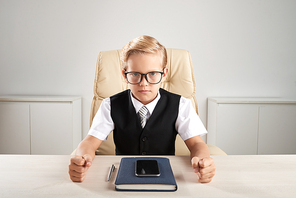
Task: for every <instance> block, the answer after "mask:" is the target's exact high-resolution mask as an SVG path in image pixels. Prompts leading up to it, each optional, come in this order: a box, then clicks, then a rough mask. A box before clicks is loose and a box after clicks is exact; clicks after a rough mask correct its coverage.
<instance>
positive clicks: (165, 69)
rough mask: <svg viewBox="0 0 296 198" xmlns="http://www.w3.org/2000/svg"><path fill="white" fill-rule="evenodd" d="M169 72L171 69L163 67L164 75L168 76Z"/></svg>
mask: <svg viewBox="0 0 296 198" xmlns="http://www.w3.org/2000/svg"><path fill="white" fill-rule="evenodd" d="M168 72H169V69H168V68H167V67H165V68H164V69H163V77H166V75H167V74H168Z"/></svg>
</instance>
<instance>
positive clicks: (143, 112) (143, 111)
mask: <svg viewBox="0 0 296 198" xmlns="http://www.w3.org/2000/svg"><path fill="white" fill-rule="evenodd" d="M147 113H148V109H147V107H145V106H143V107H141V109H140V110H139V113H138V114H139V116H140V121H141V126H142V128H144V126H145V124H146V115H147Z"/></svg>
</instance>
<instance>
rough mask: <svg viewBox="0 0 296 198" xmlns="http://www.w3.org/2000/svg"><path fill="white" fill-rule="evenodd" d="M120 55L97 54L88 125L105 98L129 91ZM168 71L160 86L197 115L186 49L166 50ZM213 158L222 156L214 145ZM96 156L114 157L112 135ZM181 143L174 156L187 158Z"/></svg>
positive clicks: (177, 140)
mask: <svg viewBox="0 0 296 198" xmlns="http://www.w3.org/2000/svg"><path fill="white" fill-rule="evenodd" d="M120 52H121V50H112V51H103V52H100V53H99V55H98V59H97V66H96V74H95V82H94V97H93V101H92V105H91V113H90V125H91V123H92V120H93V118H94V116H95V114H96V112H97V110H98V109H99V107H100V104H101V102H102V100H103V99H104V98H107V97H110V96H112V95H114V94H116V93H118V92H121V91H124V90H126V89H127V88H128V86H127V83H126V82H125V80H124V78H123V76H122V74H121V68H120ZM167 54H168V64H167V67H168V69H169V72H168V75H167V77H166V79H165V81H164V82H163V83H162V84H161V87H162V88H163V89H165V90H168V91H170V92H172V93H177V94H179V95H182V96H184V97H186V98H189V99H190V100H191V102H192V105H193V107H194V108H195V110H196V112H198V108H197V102H196V98H195V80H194V75H193V67H192V61H191V56H190V53H189V52H188V51H186V50H180V49H167ZM208 147H209V149H210V153H211V154H212V155H225V153H224V152H223V151H222V150H221V149H219V148H218V147H215V146H213V145H208ZM96 154H107V155H114V154H115V145H114V142H113V133H111V134H110V135H109V136H108V139H107V141H104V142H103V143H102V145H101V146H100V148H99V149H98V150H97V152H96ZM189 154H190V153H189V150H188V149H187V147H186V145H185V143H184V141H183V140H182V139H181V137H180V136H179V135H177V139H176V155H189Z"/></svg>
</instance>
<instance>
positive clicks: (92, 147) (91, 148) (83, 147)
mask: <svg viewBox="0 0 296 198" xmlns="http://www.w3.org/2000/svg"><path fill="white" fill-rule="evenodd" d="M101 143H102V140H98V139H96V138H95V139H94V137H92V136H87V137H86V138H85V139H84V140H83V141H81V142H80V144H79V145H78V147H77V150H76V155H80V156H83V155H85V154H89V155H90V156H91V157H92V159H94V158H95V152H96V150H97V149H98V147H99V146H100V145H101Z"/></svg>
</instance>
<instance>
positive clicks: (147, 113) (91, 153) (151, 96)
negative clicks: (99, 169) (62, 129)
mask: <svg viewBox="0 0 296 198" xmlns="http://www.w3.org/2000/svg"><path fill="white" fill-rule="evenodd" d="M121 62H122V75H123V77H124V79H125V80H126V82H127V83H128V84H129V88H130V89H128V90H126V91H123V92H121V93H118V94H116V95H114V96H111V97H110V98H106V99H104V100H103V102H102V104H101V106H100V108H99V110H98V112H97V114H96V116H95V117H94V120H93V123H92V126H91V129H90V130H89V133H88V136H87V137H86V138H85V139H84V140H83V141H82V142H81V143H80V144H79V146H78V148H77V150H76V155H75V156H73V157H72V158H71V164H70V165H69V174H70V178H71V179H72V181H77V182H82V181H83V180H84V179H85V176H86V172H87V170H88V168H89V167H90V166H91V164H92V160H93V159H94V157H95V151H96V150H97V148H98V147H99V146H100V145H101V143H102V142H103V141H104V140H105V139H106V138H107V136H108V135H109V133H110V132H111V131H113V136H114V143H115V146H116V154H119V155H141V154H143V155H144V154H147V155H157V154H158V155H174V154H175V146H174V145H175V138H176V135H177V133H179V135H180V136H181V137H182V139H183V140H184V141H185V143H186V146H187V147H188V149H189V150H190V154H191V164H192V167H193V170H194V171H193V172H195V173H196V174H197V176H198V181H199V182H202V183H207V182H210V181H211V180H212V178H213V176H214V175H215V169H216V167H215V164H214V161H213V159H212V158H211V157H210V154H209V150H208V147H207V145H206V144H205V143H204V141H203V140H202V138H201V137H200V135H202V134H205V133H207V131H206V129H205V128H204V126H203V124H202V122H201V121H200V119H199V117H198V115H197V114H196V112H195V110H194V109H193V107H192V104H191V101H190V100H188V99H186V98H184V97H181V96H179V95H176V94H173V93H170V92H167V91H165V90H163V89H161V88H160V83H161V82H162V81H163V80H164V78H166V76H167V73H168V69H167V68H166V65H167V53H166V49H165V48H164V46H162V45H161V44H160V43H159V42H158V41H157V40H156V39H154V38H153V37H149V36H140V37H138V38H135V39H134V40H132V41H131V42H129V43H128V44H127V45H126V46H125V47H124V48H123V50H122V54H121Z"/></svg>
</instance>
